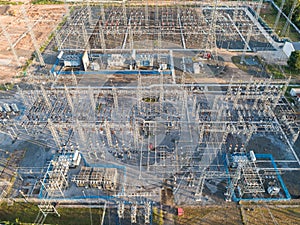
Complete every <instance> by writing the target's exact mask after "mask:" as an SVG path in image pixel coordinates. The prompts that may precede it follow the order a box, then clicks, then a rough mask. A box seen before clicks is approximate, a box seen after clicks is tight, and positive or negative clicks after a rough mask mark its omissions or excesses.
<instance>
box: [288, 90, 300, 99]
mask: <svg viewBox="0 0 300 225" xmlns="http://www.w3.org/2000/svg"><path fill="white" fill-rule="evenodd" d="M290 95H291V96H293V97H296V96H298V95H300V88H292V89H291V91H290Z"/></svg>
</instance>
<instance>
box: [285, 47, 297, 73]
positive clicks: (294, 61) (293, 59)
mask: <svg viewBox="0 0 300 225" xmlns="http://www.w3.org/2000/svg"><path fill="white" fill-rule="evenodd" d="M287 63H288V65H289V67H290V68H291V69H293V70H299V71H300V51H294V52H292V54H291V56H290V58H289V59H288V61H287Z"/></svg>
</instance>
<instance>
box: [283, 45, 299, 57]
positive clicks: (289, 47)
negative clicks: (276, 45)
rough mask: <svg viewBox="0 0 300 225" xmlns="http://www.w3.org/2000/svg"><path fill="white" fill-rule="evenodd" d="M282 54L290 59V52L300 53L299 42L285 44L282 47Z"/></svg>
mask: <svg viewBox="0 0 300 225" xmlns="http://www.w3.org/2000/svg"><path fill="white" fill-rule="evenodd" d="M282 50H283V52H284V54H286V56H287V57H290V56H291V54H292V52H294V51H300V42H288V41H287V42H285V44H284V46H283V49H282Z"/></svg>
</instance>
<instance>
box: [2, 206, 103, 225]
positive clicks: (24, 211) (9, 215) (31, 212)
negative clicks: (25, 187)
mask: <svg viewBox="0 0 300 225" xmlns="http://www.w3.org/2000/svg"><path fill="white" fill-rule="evenodd" d="M38 211H39V210H38V207H37V205H35V204H32V203H25V202H24V203H14V205H13V206H8V205H7V204H6V203H1V204H0V223H1V222H2V221H10V222H11V223H13V224H16V225H19V224H20V225H21V224H25V223H30V224H31V223H33V222H34V221H35V219H36V217H37V215H38ZM57 211H58V213H59V214H60V217H58V216H57V215H54V214H49V215H48V216H47V218H46V220H45V224H59V225H60V224H61V225H74V224H78V225H85V224H86V225H89V224H91V218H92V224H100V221H101V218H102V209H91V214H90V209H89V208H58V209H57Z"/></svg>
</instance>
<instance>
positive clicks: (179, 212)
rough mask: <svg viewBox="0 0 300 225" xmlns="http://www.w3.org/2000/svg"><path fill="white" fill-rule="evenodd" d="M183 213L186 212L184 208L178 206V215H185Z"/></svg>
mask: <svg viewBox="0 0 300 225" xmlns="http://www.w3.org/2000/svg"><path fill="white" fill-rule="evenodd" d="M183 214H184V210H183V208H177V215H178V216H183Z"/></svg>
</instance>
